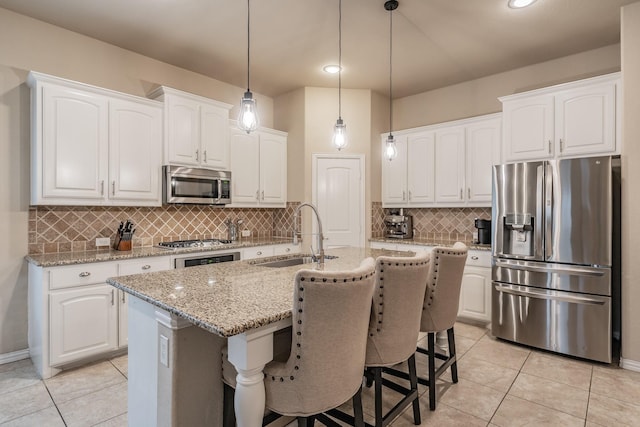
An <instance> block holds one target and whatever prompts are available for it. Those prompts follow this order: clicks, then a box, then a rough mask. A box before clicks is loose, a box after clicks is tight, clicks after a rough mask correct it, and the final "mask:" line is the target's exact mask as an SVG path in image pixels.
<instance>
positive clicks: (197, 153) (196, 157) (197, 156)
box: [196, 150, 200, 162]
mask: <svg viewBox="0 0 640 427" xmlns="http://www.w3.org/2000/svg"><path fill="white" fill-rule="evenodd" d="M198 151H200V150H196V162H197V161H198Z"/></svg>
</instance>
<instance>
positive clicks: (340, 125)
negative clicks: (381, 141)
mask: <svg viewBox="0 0 640 427" xmlns="http://www.w3.org/2000/svg"><path fill="white" fill-rule="evenodd" d="M348 144H349V140H348V139H347V125H345V124H344V121H343V120H342V0H339V1H338V120H336V125H335V126H334V127H333V146H334V147H336V148H337V149H338V151H340V150H342V149H343V148H346V146H347V145H348Z"/></svg>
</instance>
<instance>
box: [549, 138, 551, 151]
mask: <svg viewBox="0 0 640 427" xmlns="http://www.w3.org/2000/svg"><path fill="white" fill-rule="evenodd" d="M549 154H551V140H549Z"/></svg>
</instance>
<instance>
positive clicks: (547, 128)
mask: <svg viewBox="0 0 640 427" xmlns="http://www.w3.org/2000/svg"><path fill="white" fill-rule="evenodd" d="M553 105H554V104H553V96H552V95H541V96H534V97H531V98H527V99H519V100H514V101H507V102H505V103H504V104H503V106H502V114H503V117H502V119H503V134H502V137H503V146H504V156H503V160H504V161H505V162H512V161H517V160H530V159H545V158H550V157H552V156H553V152H554V148H553V140H554V138H553V135H554V118H553Z"/></svg>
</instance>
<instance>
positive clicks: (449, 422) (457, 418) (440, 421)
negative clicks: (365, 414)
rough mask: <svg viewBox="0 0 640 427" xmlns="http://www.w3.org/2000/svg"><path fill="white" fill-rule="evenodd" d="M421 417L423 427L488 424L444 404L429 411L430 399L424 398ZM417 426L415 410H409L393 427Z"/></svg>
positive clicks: (479, 425)
mask: <svg viewBox="0 0 640 427" xmlns="http://www.w3.org/2000/svg"><path fill="white" fill-rule="evenodd" d="M420 417H421V424H420V425H421V426H438V427H454V426H465V427H466V426H469V427H473V426H478V427H484V426H486V425H487V422H486V421H484V420H481V419H480V418H477V417H474V416H472V415H469V414H465V413H464V412H462V411H459V410H457V409H456V408H452V407H451V406H449V405H445V404H444V403H438V406H437V407H436V410H435V411H431V410H429V397H428V396H424V397H422V398H421V399H420ZM413 425H415V424H414V423H413V409H411V408H409V409H407V410H406V411H404V412H403V413H402V414H401V415H400V416H399V417H398V418H397V419H396V420H395V421H394V422H393V423H391V427H408V426H413Z"/></svg>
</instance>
